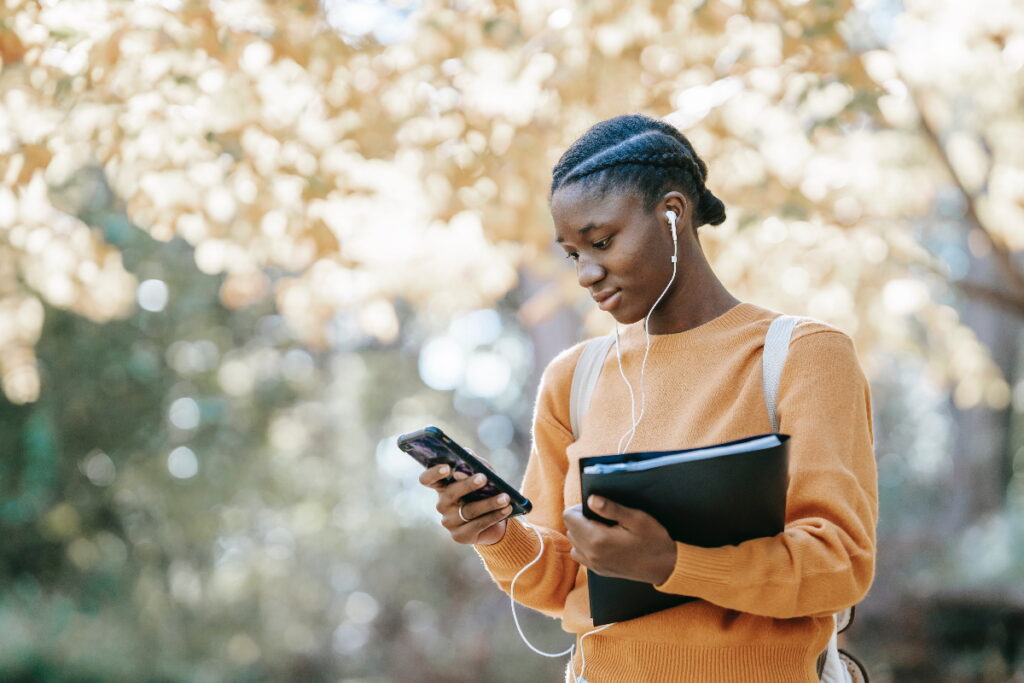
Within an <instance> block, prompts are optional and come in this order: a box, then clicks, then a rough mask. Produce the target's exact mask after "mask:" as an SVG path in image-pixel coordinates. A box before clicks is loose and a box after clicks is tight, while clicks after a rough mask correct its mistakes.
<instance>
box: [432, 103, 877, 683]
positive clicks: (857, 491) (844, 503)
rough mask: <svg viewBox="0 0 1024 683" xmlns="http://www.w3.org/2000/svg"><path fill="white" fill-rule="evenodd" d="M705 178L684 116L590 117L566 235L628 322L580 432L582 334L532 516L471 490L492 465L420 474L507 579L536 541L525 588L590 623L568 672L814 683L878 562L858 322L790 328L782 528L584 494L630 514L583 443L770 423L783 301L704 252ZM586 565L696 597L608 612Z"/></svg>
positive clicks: (545, 383)
mask: <svg viewBox="0 0 1024 683" xmlns="http://www.w3.org/2000/svg"><path fill="white" fill-rule="evenodd" d="M706 175H707V169H706V166H705V164H704V162H703V161H701V159H700V158H699V157H698V156H697V155H696V153H695V152H694V150H693V147H692V146H691V145H690V143H689V141H688V140H687V139H686V138H685V137H684V136H683V135H682V134H681V133H680V132H679V131H677V130H676V129H675V128H674V127H672V126H671V125H669V124H667V123H665V122H663V121H659V120H656V119H652V118H649V117H646V116H640V115H629V116H620V117H616V118H613V119H610V120H607V121H603V122H601V123H599V124H597V125H595V126H593V127H592V128H591V129H590V130H588V131H587V132H586V133H585V134H584V135H583V136H582V137H581V138H580V139H579V140H577V141H576V142H575V143H574V144H573V145H572V146H571V147H570V148H569V149H568V150H567V151H566V152H565V154H563V155H562V158H561V159H560V160H559V162H558V165H557V166H555V168H554V173H553V180H552V183H551V198H550V207H551V214H552V217H553V218H554V223H555V232H556V242H557V243H558V244H559V245H561V247H562V248H563V249H564V250H565V253H566V255H567V257H568V258H570V259H572V260H573V261H574V263H575V266H576V270H577V273H578V277H579V283H580V286H581V287H584V288H585V289H587V291H588V292H589V293H590V294H591V296H592V297H593V298H594V300H595V301H596V302H597V303H598V306H599V307H600V308H601V309H602V310H605V311H608V312H609V313H610V314H611V315H612V317H613V318H614V319H615V321H616V324H617V330H618V325H619V324H622V325H625V326H626V327H624V328H623V329H622V333H621V336H620V337H619V338H618V342H617V343H618V346H619V348H618V349H617V350H615V349H613V351H612V352H611V353H609V354H608V357H607V358H606V359H605V361H604V365H603V369H602V372H601V375H600V379H599V381H598V384H597V387H596V389H595V390H594V393H593V397H592V400H591V403H590V407H589V410H588V412H587V413H586V415H585V416H584V418H583V421H582V425H581V430H580V432H581V436H580V438H579V439H578V440H574V439H573V435H572V430H571V429H570V419H569V393H570V385H571V382H572V375H573V371H574V369H575V367H576V363H577V361H578V359H579V357H580V354H581V352H582V349H583V344H578V345H576V346H574V347H572V348H570V349H567V350H566V351H564V352H562V353H561V354H560V355H558V356H557V357H556V358H555V359H554V360H553V361H551V363H550V364H549V365H548V367H547V368H546V369H545V370H544V373H543V375H542V378H541V383H540V389H539V392H538V396H537V401H536V407H535V414H534V422H533V447H532V449H531V452H530V457H529V461H528V462H527V466H526V473H525V477H524V481H523V488H522V491H523V493H524V494H525V495H526V496H527V497H528V498H530V499H531V500H532V501H533V504H534V508H533V511H532V512H531V513H530V514H529V515H528V516H527V521H528V522H529V524H527V523H525V522H524V521H523V520H522V519H521V518H518V517H516V518H512V519H506V518H507V517H508V514H509V512H510V510H509V508H508V507H507V505H506V503H507V501H506V500H504V499H502V498H501V497H500V496H498V497H495V498H490V499H486V500H480V501H476V502H472V503H467V504H465V505H463V504H460V498H461V497H462V496H464V495H465V494H466V493H467V492H469V491H471V490H473V489H475V488H477V487H478V486H480V484H481V482H476V481H473V480H470V479H464V478H462V479H459V480H458V481H456V482H454V483H451V484H450V485H448V486H447V487H443V486H441V484H440V483H439V482H440V480H441V479H442V478H444V477H445V476H446V473H445V472H442V471H441V470H440V468H432V469H428V470H426V471H425V472H424V473H423V475H422V477H421V478H420V481H421V483H423V484H424V485H426V486H431V487H433V488H435V489H437V490H438V494H439V501H438V504H437V509H438V511H439V512H440V513H441V515H442V517H441V524H442V525H443V526H444V527H445V528H446V529H447V530H448V531H449V532H450V533H451V536H452V538H453V539H454V540H455V541H456V542H459V543H466V544H473V545H474V548H475V549H476V551H477V552H478V553H479V555H480V556H481V558H483V560H484V563H485V565H486V567H487V570H488V571H489V572H490V574H491V576H492V577H493V578H494V580H495V581H496V582H497V584H498V585H499V586H500V587H501V588H502V589H503V590H505V591H506V592H508V591H509V588H510V584H511V582H512V579H513V577H514V576H516V574H517V573H519V572H520V570H521V569H523V567H525V566H526V565H527V564H529V563H530V562H531V561H533V560H534V559H535V558H537V562H536V563H535V564H533V566H531V567H530V568H529V569H528V570H527V571H525V572H523V573H522V575H521V576H520V577H519V578H518V580H517V584H516V586H515V598H516V600H517V601H518V602H521V603H522V604H524V605H527V606H529V607H531V608H533V609H536V610H538V611H540V612H543V613H545V614H547V615H550V616H556V617H560V618H561V619H562V625H563V628H564V629H565V630H566V631H568V632H570V633H576V634H578V636H588V637H587V638H586V640H585V641H580V640H578V641H577V642H578V643H581V645H582V647H584V648H585V660H584V659H583V658H582V657H581V653H580V652H578V651H577V652H576V653H575V655H574V657H573V659H572V661H571V662H570V671H571V672H572V674H573V676H574V677H575V676H582V675H584V674H583V672H582V671H581V669H583V667H584V664H585V675H586V677H587V679H588V680H590V681H592V682H593V683H605V682H614V683H620V682H629V683H643V682H646V681H650V682H652V683H655V682H657V683H666V682H672V681H694V682H700V683H708V682H714V681H735V682H737V683H739V682H742V683H754V682H757V681H764V682H766V683H780V682H791V681H808V682H810V681H818V680H819V677H820V673H821V671H820V665H821V661H822V658H821V655H822V652H823V651H824V650H825V647H826V645H827V643H828V641H829V638H830V636H831V634H832V632H833V629H834V622H833V618H832V615H833V613H835V612H837V611H839V610H841V609H844V608H846V607H848V606H850V605H853V604H854V603H856V602H858V601H859V600H861V598H863V597H864V595H865V594H866V593H867V590H868V587H869V586H870V584H871V580H872V576H873V573H874V559H875V525H876V521H877V484H876V472H875V461H874V455H873V450H872V444H873V440H872V428H871V405H870V394H869V388H868V384H867V382H866V380H865V378H864V374H863V372H862V371H861V368H860V366H859V364H858V361H857V356H856V352H855V350H854V346H853V343H852V341H851V339H850V338H849V337H848V336H847V335H846V334H844V333H842V332H840V331H838V330H836V329H835V328H832V327H830V326H828V325H825V324H824V323H820V322H816V321H807V320H805V321H802V322H801V323H800V324H799V325H797V327H796V328H795V330H794V332H793V335H792V339H791V342H790V347H789V355H788V358H787V360H786V364H785V368H784V370H783V374H782V377H781V382H780V386H779V398H778V408H777V414H778V417H779V430H778V431H780V432H782V433H786V434H789V435H790V436H791V441H790V449H789V457H790V465H789V467H790V472H789V489H788V493H787V509H786V527H785V530H784V531H783V532H782V533H781V534H779V535H777V536H774V537H770V538H760V539H755V540H752V541H748V542H745V543H742V544H740V545H736V546H727V547H721V548H701V547H697V546H691V545H687V544H684V543H679V542H676V541H673V540H672V539H671V538H670V537H669V535H668V533H667V532H666V531H665V528H664V527H663V526H662V525H661V524H659V523H658V522H657V521H655V520H654V519H653V518H652V517H651V516H649V515H647V514H646V513H644V512H642V511H640V510H637V509H632V508H627V507H624V506H622V505H617V504H616V503H614V502H613V501H610V500H601V499H594V500H592V501H590V504H591V505H592V506H593V507H594V508H595V510H597V511H599V513H600V514H601V515H602V516H604V517H607V518H611V519H615V520H617V521H618V522H619V524H618V525H617V526H612V527H609V526H606V525H604V524H600V523H595V522H591V521H589V520H587V519H586V518H584V517H583V515H582V513H581V505H580V504H581V500H580V496H581V493H580V481H579V472H578V465H577V463H578V461H579V458H580V457H584V456H590V455H603V454H608V453H615V452H624V451H626V450H630V451H657V450H669V449H683V448H694V447H699V446H706V445H711V444H715V443H721V442H725V441H731V440H735V439H740V438H743V437H747V436H752V435H755V434H765V433H769V432H771V431H772V428H771V425H770V422H769V418H768V413H767V410H766V408H765V402H764V397H763V395H762V368H761V356H762V350H763V345H764V338H765V333H766V331H767V328H768V325H769V324H770V322H771V320H772V319H773V318H774V317H776V316H777V315H778V313H776V312H773V311H770V310H767V309H765V308H761V307H759V306H756V305H753V304H750V303H742V302H739V301H738V300H737V299H736V298H735V297H733V296H732V295H731V294H730V293H729V292H728V291H727V290H726V288H725V287H724V286H723V285H722V283H721V282H720V281H719V280H718V278H717V277H716V276H715V274H714V272H713V271H712V269H711V267H710V266H709V264H708V262H707V260H706V258H705V256H704V253H703V251H702V249H701V245H700V241H699V238H698V234H697V229H698V228H699V227H700V226H702V225H705V224H708V223H710V224H713V225H717V224H719V223H721V222H722V221H723V220H724V219H725V210H724V206H723V205H722V202H721V201H719V200H718V199H717V198H716V197H715V196H714V195H713V194H711V192H710V191H709V190H708V189H707V187H706V186H705V178H706ZM673 224H674V225H673ZM673 227H675V229H676V231H677V235H676V237H677V240H674V239H673V237H674V236H673ZM673 255H674V256H675V257H676V259H673V258H672V257H673ZM616 351H618V352H620V353H621V361H620V358H619V355H620V353H616ZM620 362H621V366H620ZM620 369H621V372H620ZM631 395H633V396H632V398H631ZM638 413H639V420H637V419H636V418H637V417H638V415H637V414H638ZM457 476H458V475H457ZM531 526H532V527H533V528H531ZM541 539H543V552H541V544H540V541H541ZM538 554H540V557H539V558H538ZM587 568H590V569H592V570H594V571H595V572H597V573H599V574H603V575H607V576H617V577H624V578H629V579H635V580H638V581H644V582H647V583H650V584H653V585H654V586H655V588H656V589H657V590H659V591H663V592H666V593H675V594H680V595H689V596H696V597H698V598H700V599H699V600H696V601H692V602H688V603H686V604H683V605H680V606H678V607H673V608H671V609H667V610H663V611H661V612H656V613H654V614H650V615H647V616H643V617H640V618H637V619H631V620H629V621H624V622H619V623H615V624H613V625H611V626H610V627H608V628H603V629H600V630H598V629H594V626H593V622H592V621H591V619H590V614H589V607H588V597H587V573H586V570H587Z"/></svg>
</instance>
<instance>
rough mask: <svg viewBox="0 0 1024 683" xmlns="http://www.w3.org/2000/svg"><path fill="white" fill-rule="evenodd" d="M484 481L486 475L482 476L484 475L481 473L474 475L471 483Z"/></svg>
mask: <svg viewBox="0 0 1024 683" xmlns="http://www.w3.org/2000/svg"><path fill="white" fill-rule="evenodd" d="M485 481H487V477H485V476H484V475H482V474H478V475H476V476H475V477H473V483H474V484H482V483H484V482H485Z"/></svg>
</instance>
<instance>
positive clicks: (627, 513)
mask: <svg viewBox="0 0 1024 683" xmlns="http://www.w3.org/2000/svg"><path fill="white" fill-rule="evenodd" d="M589 505H590V507H591V509H593V510H594V511H595V512H597V513H598V514H600V515H601V516H602V517H604V518H605V519H611V520H614V521H616V522H618V524H616V525H615V526H608V525H607V524H604V523H603V522H596V521H593V520H589V519H587V518H586V517H584V516H583V506H582V505H574V506H572V507H571V508H567V509H566V510H565V512H563V513H562V519H563V520H564V521H565V526H566V528H567V530H568V531H567V534H566V536H568V538H569V541H570V542H571V543H572V548H573V549H572V553H571V557H572V559H574V560H576V561H577V562H579V563H580V564H582V565H583V566H585V567H587V568H589V569H592V570H594V571H595V572H597V573H598V574H600V575H601V576H612V577H617V578H622V579H632V580H634V581H643V582H644V583H650V584H653V585H657V584H660V583H664V582H665V581H666V580H667V579H668V577H669V576H671V575H672V572H673V570H674V569H675V566H676V543H675V541H673V540H672V537H671V536H669V535H668V531H666V530H665V527H664V526H662V525H661V523H660V522H658V520H656V519H654V517H651V516H650V515H649V514H647V513H646V512H643V511H642V510H637V509H636V508H629V507H626V506H625V505H619V504H618V503H613V502H612V501H610V500H608V499H607V498H602V497H600V496H591V497H590V501H589Z"/></svg>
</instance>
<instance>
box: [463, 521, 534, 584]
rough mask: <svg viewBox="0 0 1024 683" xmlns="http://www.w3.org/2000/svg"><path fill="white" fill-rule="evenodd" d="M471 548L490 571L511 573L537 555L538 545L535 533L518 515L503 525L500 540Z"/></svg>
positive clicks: (504, 573) (502, 573)
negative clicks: (503, 530) (503, 531)
mask: <svg viewBox="0 0 1024 683" xmlns="http://www.w3.org/2000/svg"><path fill="white" fill-rule="evenodd" d="M473 549H474V550H476V552H477V554H478V555H480V557H481V559H483V561H484V563H486V564H487V566H488V568H490V570H491V572H492V573H494V574H495V575H511V574H513V573H515V572H517V571H519V570H520V569H522V568H523V567H524V566H525V565H526V564H527V563H529V562H530V561H532V560H533V558H535V557H537V551H538V550H540V545H538V543H537V534H535V533H534V532H533V530H532V529H527V528H526V525H524V524H523V523H522V521H521V520H520V519H519V518H518V517H512V518H511V519H509V520H508V522H507V524H506V525H505V535H504V536H502V537H501V540H500V541H498V542H497V543H492V544H491V545H474V546H473Z"/></svg>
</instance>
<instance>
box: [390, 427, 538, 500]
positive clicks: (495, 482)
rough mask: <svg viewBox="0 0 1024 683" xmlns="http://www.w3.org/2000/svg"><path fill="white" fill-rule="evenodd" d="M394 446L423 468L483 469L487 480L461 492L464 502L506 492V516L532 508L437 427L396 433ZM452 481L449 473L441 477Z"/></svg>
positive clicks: (479, 470)
mask: <svg viewBox="0 0 1024 683" xmlns="http://www.w3.org/2000/svg"><path fill="white" fill-rule="evenodd" d="M398 447H399V448H401V449H402V450H403V451H405V452H406V453H408V454H409V455H411V456H412V457H413V458H414V459H415V460H416V461H417V462H419V463H420V464H421V465H423V466H424V467H427V468H430V467H433V466H434V465H441V464H446V465H448V466H450V467H451V468H452V475H454V474H455V472H465V473H466V474H467V475H469V476H473V475H474V474H476V473H478V472H483V473H484V475H486V476H487V483H486V484H484V485H483V487H481V488H478V489H476V490H475V491H470V492H469V493H467V494H466V495H464V496H463V497H462V501H463V502H465V503H470V502H472V501H474V500H483V499H484V498H490V497H491V496H496V495H498V494H499V493H507V494H508V498H509V505H511V506H512V514H511V515H509V516H510V517H515V516H516V515H525V514H526V513H527V512H529V511H530V510H532V509H533V503H531V502H530V500H529V499H528V498H527V497H526V496H524V495H523V494H521V493H519V491H517V490H516V489H515V488H514V487H512V486H509V484H508V483H507V482H505V480H504V479H502V478H501V477H499V476H498V475H497V474H495V473H494V472H493V471H492V470H491V468H489V467H488V466H487V465H485V464H483V463H482V462H480V461H479V460H477V459H476V458H474V457H473V455H472V454H471V453H469V452H468V451H467V450H466V449H465V448H463V447H462V446H460V445H459V444H457V443H455V441H454V440H452V439H451V438H450V437H449V436H448V435H447V434H445V433H444V432H442V431H441V430H440V429H438V428H437V427H424V428H423V429H420V430H418V431H415V432H410V433H409V434H403V435H402V436H400V437H398ZM454 481H455V478H454V477H453V476H449V477H448V478H447V479H445V480H444V485H445V486H447V485H448V484H451V483H452V482H454Z"/></svg>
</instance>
